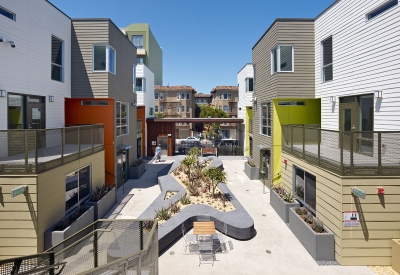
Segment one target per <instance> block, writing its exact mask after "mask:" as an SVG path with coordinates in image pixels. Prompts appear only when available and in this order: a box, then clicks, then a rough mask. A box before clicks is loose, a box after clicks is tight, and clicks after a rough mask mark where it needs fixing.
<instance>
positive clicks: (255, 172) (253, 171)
mask: <svg viewBox="0 0 400 275" xmlns="http://www.w3.org/2000/svg"><path fill="white" fill-rule="evenodd" d="M244 173H245V174H246V176H247V177H248V178H249V179H251V180H258V179H260V168H258V167H251V166H250V165H248V164H247V162H245V163H244Z"/></svg>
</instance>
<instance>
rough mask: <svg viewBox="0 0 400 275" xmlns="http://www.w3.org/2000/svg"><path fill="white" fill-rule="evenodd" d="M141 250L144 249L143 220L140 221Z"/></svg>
mask: <svg viewBox="0 0 400 275" xmlns="http://www.w3.org/2000/svg"><path fill="white" fill-rule="evenodd" d="M139 238H140V250H143V222H142V221H140V222H139Z"/></svg>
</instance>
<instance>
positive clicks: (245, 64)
mask: <svg viewBox="0 0 400 275" xmlns="http://www.w3.org/2000/svg"><path fill="white" fill-rule="evenodd" d="M247 65H253V63H251V62H250V63H246V64H244V66H243V67H242V68H241V69H240V70H239V71H238V74H239V73H240V72H241V71H242V70H243V69H244V68H246V66H247Z"/></svg>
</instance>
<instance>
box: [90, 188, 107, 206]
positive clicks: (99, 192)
mask: <svg viewBox="0 0 400 275" xmlns="http://www.w3.org/2000/svg"><path fill="white" fill-rule="evenodd" d="M110 190H111V187H110V186H108V185H107V184H104V185H103V186H101V187H97V188H96V189H95V190H94V191H92V196H91V199H90V200H91V201H92V202H98V201H99V200H101V198H102V197H104V196H105V195H107V193H108V192H109V191H110Z"/></svg>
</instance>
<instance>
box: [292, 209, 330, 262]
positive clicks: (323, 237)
mask: <svg viewBox="0 0 400 275" xmlns="http://www.w3.org/2000/svg"><path fill="white" fill-rule="evenodd" d="M289 228H290V230H292V232H293V234H294V235H295V236H296V238H297V239H298V240H299V241H300V242H301V244H302V245H303V246H304V248H305V249H306V250H307V251H308V253H310V255H311V257H313V258H314V260H316V261H323V260H326V261H334V260H335V235H334V234H333V233H332V232H331V231H330V230H329V229H328V228H326V227H325V226H324V228H325V230H326V232H327V233H316V232H315V231H314V230H312V228H311V227H310V226H308V224H307V223H306V222H305V221H303V219H302V218H301V217H300V216H299V215H297V213H296V212H295V211H294V209H293V208H290V209H289Z"/></svg>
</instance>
